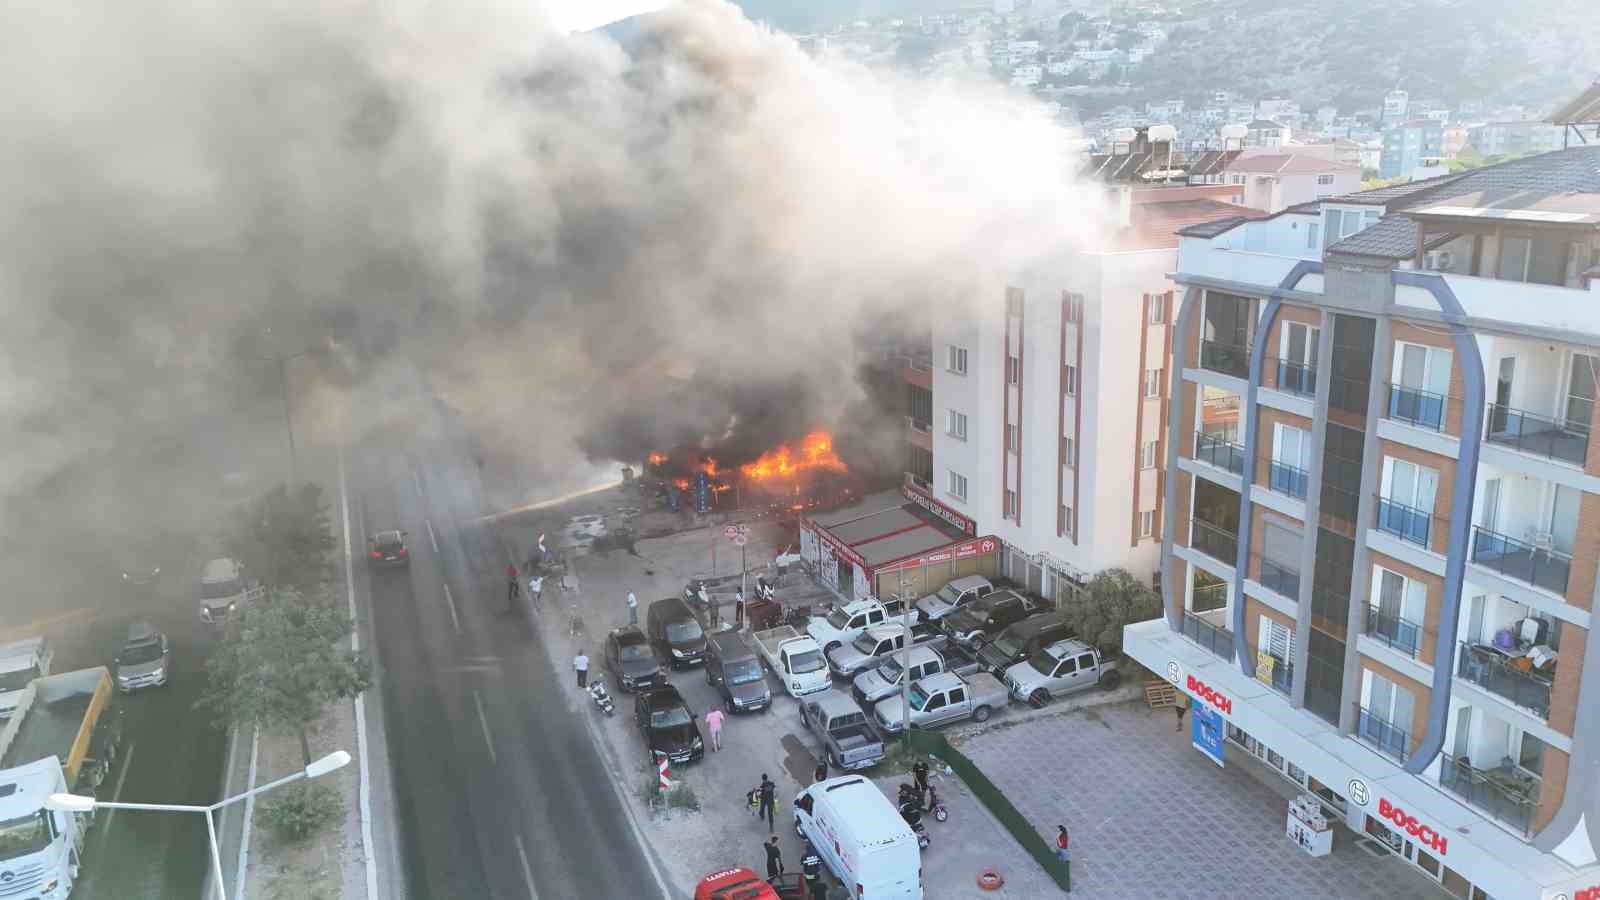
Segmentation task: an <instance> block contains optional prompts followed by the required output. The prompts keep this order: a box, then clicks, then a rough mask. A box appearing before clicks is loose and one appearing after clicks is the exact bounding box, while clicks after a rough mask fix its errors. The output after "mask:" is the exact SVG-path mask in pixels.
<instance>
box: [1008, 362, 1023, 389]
mask: <svg viewBox="0 0 1600 900" xmlns="http://www.w3.org/2000/svg"><path fill="white" fill-rule="evenodd" d="M1021 380H1022V360H1020V359H1018V358H1016V357H1015V356H1007V357H1006V383H1007V384H1016V383H1017V382H1019V381H1021Z"/></svg>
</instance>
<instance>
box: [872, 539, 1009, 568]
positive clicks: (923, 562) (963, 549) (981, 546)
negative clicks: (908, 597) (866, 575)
mask: <svg viewBox="0 0 1600 900" xmlns="http://www.w3.org/2000/svg"><path fill="white" fill-rule="evenodd" d="M999 546H1000V541H999V539H997V538H995V537H993V536H992V535H991V536H990V537H981V538H978V539H977V540H972V541H967V542H966V543H962V544H951V545H950V546H947V547H941V548H939V549H938V550H935V551H933V552H932V553H924V554H923V555H921V556H908V557H905V558H903V559H895V560H890V561H889V562H886V563H884V564H882V565H880V566H878V567H877V568H875V569H873V570H872V571H873V572H875V573H877V572H897V571H899V570H901V569H915V568H917V567H919V566H928V565H933V564H934V563H942V562H949V561H950V560H952V559H966V558H967V557H969V556H979V555H981V554H984V553H993V552H994V551H995V550H996V549H997V548H998V547H999Z"/></svg>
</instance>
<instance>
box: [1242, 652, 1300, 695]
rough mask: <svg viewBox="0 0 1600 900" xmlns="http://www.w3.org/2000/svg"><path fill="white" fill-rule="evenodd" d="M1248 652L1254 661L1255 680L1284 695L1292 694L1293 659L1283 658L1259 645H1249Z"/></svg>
mask: <svg viewBox="0 0 1600 900" xmlns="http://www.w3.org/2000/svg"><path fill="white" fill-rule="evenodd" d="M1250 652H1251V653H1252V654H1253V655H1254V658H1255V661H1256V680H1257V681H1261V682H1264V683H1266V684H1268V685H1270V686H1271V687H1272V689H1273V690H1275V691H1277V692H1278V693H1280V694H1282V695H1284V696H1285V697H1290V696H1293V694H1294V660H1292V659H1284V658H1283V657H1282V656H1279V655H1277V654H1274V653H1272V652H1270V651H1266V650H1263V648H1261V647H1259V646H1258V647H1251V648H1250Z"/></svg>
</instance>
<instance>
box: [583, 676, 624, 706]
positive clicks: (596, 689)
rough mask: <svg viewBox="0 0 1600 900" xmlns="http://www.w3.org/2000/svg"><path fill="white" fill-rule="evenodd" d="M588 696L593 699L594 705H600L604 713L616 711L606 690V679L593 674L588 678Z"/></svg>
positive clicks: (609, 693)
mask: <svg viewBox="0 0 1600 900" xmlns="http://www.w3.org/2000/svg"><path fill="white" fill-rule="evenodd" d="M589 697H590V698H591V699H592V700H594V705H595V706H598V707H600V709H601V711H602V712H604V713H605V714H606V715H608V716H609V715H611V714H612V713H614V712H616V711H617V707H616V704H614V703H612V702H611V692H610V691H607V690H606V680H605V679H604V678H602V677H600V676H595V677H594V678H592V679H590V680H589Z"/></svg>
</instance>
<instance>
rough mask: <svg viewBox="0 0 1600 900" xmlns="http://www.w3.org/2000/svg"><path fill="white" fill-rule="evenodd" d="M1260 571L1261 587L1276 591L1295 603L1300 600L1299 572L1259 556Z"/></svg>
mask: <svg viewBox="0 0 1600 900" xmlns="http://www.w3.org/2000/svg"><path fill="white" fill-rule="evenodd" d="M1260 571H1261V578H1260V583H1261V586H1262V587H1264V588H1266V589H1268V590H1271V591H1277V592H1278V593H1280V594H1282V595H1283V596H1285V597H1288V598H1289V599H1290V600H1292V601H1295V602H1296V603H1298V602H1299V601H1300V573H1299V572H1296V571H1295V570H1293V569H1291V568H1288V567H1287V566H1282V565H1279V564H1278V563H1275V562H1273V561H1272V560H1270V559H1267V558H1266V557H1262V558H1261V563H1260Z"/></svg>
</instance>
